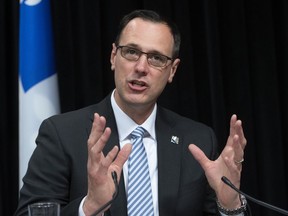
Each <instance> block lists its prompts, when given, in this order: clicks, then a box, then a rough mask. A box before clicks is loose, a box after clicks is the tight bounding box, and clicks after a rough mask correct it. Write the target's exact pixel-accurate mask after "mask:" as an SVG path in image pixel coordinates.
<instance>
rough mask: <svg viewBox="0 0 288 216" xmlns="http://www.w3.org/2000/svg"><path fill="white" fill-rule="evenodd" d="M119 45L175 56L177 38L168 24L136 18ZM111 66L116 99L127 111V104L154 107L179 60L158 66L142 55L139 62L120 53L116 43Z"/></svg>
mask: <svg viewBox="0 0 288 216" xmlns="http://www.w3.org/2000/svg"><path fill="white" fill-rule="evenodd" d="M119 45H120V46H129V47H133V48H136V49H138V50H140V51H142V52H145V53H158V54H162V55H165V56H168V57H172V51H173V45H174V40H173V36H172V34H171V32H170V30H169V28H168V26H166V25H164V24H161V23H153V22H150V21H144V20H142V19H139V18H136V19H133V20H131V21H130V22H129V23H128V24H127V26H126V27H125V28H124V29H123V31H122V34H121V37H120V41H119ZM110 61H111V68H112V70H114V71H115V84H116V91H115V99H116V102H117V103H118V105H119V106H120V107H121V108H122V109H124V110H125V107H127V106H133V107H138V108H145V107H151V106H152V105H153V104H154V103H155V102H156V100H157V98H158V96H159V95H160V94H161V92H162V91H163V89H164V87H165V86H166V84H167V82H169V83H170V82H172V80H173V77H174V74H175V72H176V69H177V66H178V64H179V62H180V60H179V59H176V60H174V62H173V63H172V64H171V61H170V60H169V61H168V66H165V67H163V68H159V67H158V68H157V67H154V66H151V65H149V64H148V62H147V55H145V54H142V55H141V56H140V58H139V59H138V60H137V61H131V60H127V59H125V58H124V57H122V56H121V50H120V49H118V50H117V48H116V46H115V44H113V47H112V52H111V59H110Z"/></svg>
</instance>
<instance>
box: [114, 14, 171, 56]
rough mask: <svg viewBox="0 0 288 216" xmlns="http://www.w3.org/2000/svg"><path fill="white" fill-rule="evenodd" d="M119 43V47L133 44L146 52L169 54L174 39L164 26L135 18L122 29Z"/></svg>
mask: <svg viewBox="0 0 288 216" xmlns="http://www.w3.org/2000/svg"><path fill="white" fill-rule="evenodd" d="M119 43H120V45H129V44H134V45H136V46H138V47H139V48H141V49H142V50H143V51H146V52H147V51H159V52H161V53H163V54H171V53H172V50H173V45H174V39H173V36H172V34H171V31H170V29H169V27H168V26H167V25H166V24H163V23H155V22H151V21H146V20H143V19H140V18H135V19H133V20H131V21H130V22H129V23H128V24H127V25H126V27H125V28H124V29H123V31H122V33H121V37H120V41H119Z"/></svg>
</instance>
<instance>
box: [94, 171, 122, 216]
mask: <svg viewBox="0 0 288 216" xmlns="http://www.w3.org/2000/svg"><path fill="white" fill-rule="evenodd" d="M111 175H112V179H113V182H114V185H115V192H114V193H113V196H112V199H111V200H110V201H108V202H107V203H105V204H104V205H103V206H101V208H99V209H98V210H97V211H96V212H94V214H92V216H96V215H98V214H99V213H100V212H102V211H103V210H104V209H105V208H107V207H108V206H109V205H111V203H112V202H113V201H114V200H115V199H116V197H117V196H118V191H119V184H118V181H117V173H116V172H115V171H113V172H111Z"/></svg>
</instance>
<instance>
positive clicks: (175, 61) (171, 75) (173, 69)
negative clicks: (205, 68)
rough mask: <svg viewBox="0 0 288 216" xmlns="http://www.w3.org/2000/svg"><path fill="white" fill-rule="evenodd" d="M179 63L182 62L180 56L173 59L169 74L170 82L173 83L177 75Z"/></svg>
mask: <svg viewBox="0 0 288 216" xmlns="http://www.w3.org/2000/svg"><path fill="white" fill-rule="evenodd" d="M179 64H180V59H179V58H177V59H175V60H174V61H173V63H172V66H171V69H170V75H169V78H168V83H172V81H173V78H174V75H175V73H176V71H177V68H178V65H179Z"/></svg>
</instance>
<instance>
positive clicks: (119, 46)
mask: <svg viewBox="0 0 288 216" xmlns="http://www.w3.org/2000/svg"><path fill="white" fill-rule="evenodd" d="M122 48H130V49H133V50H135V51H137V52H139V53H140V55H139V58H138V59H135V60H132V59H127V58H126V57H125V56H124V55H123V53H122ZM118 49H120V54H121V56H122V57H123V58H125V59H127V60H128V61H135V62H136V61H138V60H139V59H140V57H141V56H142V55H143V54H145V55H146V56H147V62H148V64H149V65H150V66H152V67H157V68H164V67H167V66H168V65H170V64H172V63H173V61H174V60H175V59H173V58H171V57H168V56H166V55H163V54H159V53H147V52H143V51H141V50H139V49H137V48H135V47H131V46H121V45H118V46H116V51H117V50H118ZM151 55H152V56H154V55H156V56H162V57H164V58H165V59H167V60H166V62H165V64H164V65H163V66H156V65H153V64H151V62H149V56H151ZM169 60H170V61H171V62H170V63H168V61H169Z"/></svg>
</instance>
